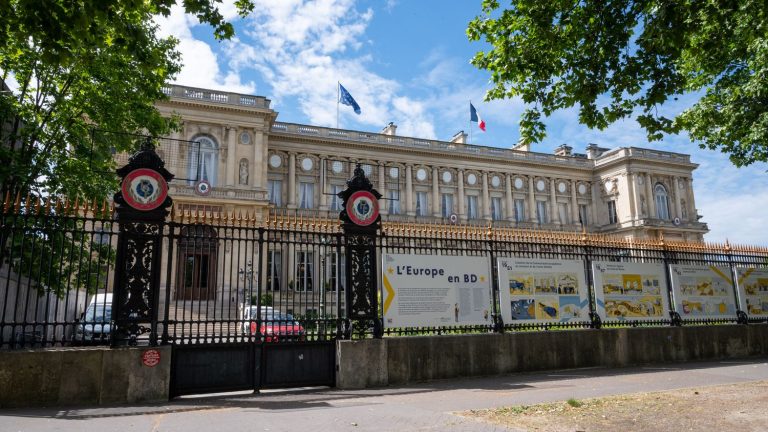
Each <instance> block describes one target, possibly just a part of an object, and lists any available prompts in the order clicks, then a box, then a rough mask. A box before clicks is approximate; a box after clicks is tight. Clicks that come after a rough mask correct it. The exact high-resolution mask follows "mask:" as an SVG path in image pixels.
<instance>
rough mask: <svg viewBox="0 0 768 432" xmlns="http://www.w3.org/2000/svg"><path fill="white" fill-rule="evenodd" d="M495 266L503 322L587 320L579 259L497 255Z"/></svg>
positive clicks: (586, 306)
mask: <svg viewBox="0 0 768 432" xmlns="http://www.w3.org/2000/svg"><path fill="white" fill-rule="evenodd" d="M498 267H499V301H500V302H501V316H502V319H503V320H504V322H505V323H515V322H520V321H522V322H531V323H552V322H580V321H585V322H588V321H589V292H588V291H587V283H586V278H585V275H584V262H583V261H578V260H548V259H535V258H499V259H498Z"/></svg>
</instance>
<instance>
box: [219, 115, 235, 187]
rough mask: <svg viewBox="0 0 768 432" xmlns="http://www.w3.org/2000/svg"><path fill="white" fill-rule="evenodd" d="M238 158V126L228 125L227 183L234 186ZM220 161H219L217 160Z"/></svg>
mask: <svg viewBox="0 0 768 432" xmlns="http://www.w3.org/2000/svg"><path fill="white" fill-rule="evenodd" d="M236 158H237V128H236V127H234V126H227V175H226V185H227V186H234V185H235V184H236V183H235V178H236V176H235V171H237V167H236V166H235V159H236ZM217 162H218V161H217Z"/></svg>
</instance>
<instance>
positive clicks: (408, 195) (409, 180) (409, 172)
mask: <svg viewBox="0 0 768 432" xmlns="http://www.w3.org/2000/svg"><path fill="white" fill-rule="evenodd" d="M405 211H406V214H407V215H408V216H415V215H416V213H415V212H414V210H413V167H412V166H411V165H406V166H405Z"/></svg>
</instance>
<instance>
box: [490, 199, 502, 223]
mask: <svg viewBox="0 0 768 432" xmlns="http://www.w3.org/2000/svg"><path fill="white" fill-rule="evenodd" d="M503 216H504V215H503V214H502V211H501V198H500V197H491V217H492V218H493V220H501V219H502V217H503Z"/></svg>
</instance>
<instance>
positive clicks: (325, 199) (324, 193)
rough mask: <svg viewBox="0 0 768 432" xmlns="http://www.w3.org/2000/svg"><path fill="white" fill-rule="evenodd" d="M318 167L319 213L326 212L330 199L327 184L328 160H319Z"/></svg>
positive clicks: (329, 189)
mask: <svg viewBox="0 0 768 432" xmlns="http://www.w3.org/2000/svg"><path fill="white" fill-rule="evenodd" d="M318 163H319V165H320V166H318V169H319V170H320V187H319V188H318V189H320V208H319V210H320V211H328V209H329V208H330V207H329V200H330V199H331V196H330V195H328V193H330V192H331V188H330V183H329V182H328V160H327V159H325V158H320V161H319V162H318Z"/></svg>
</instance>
